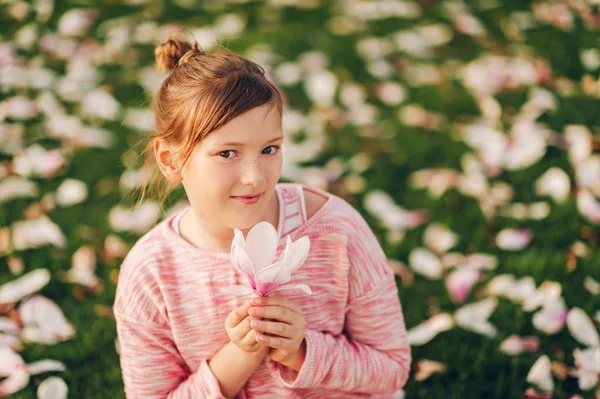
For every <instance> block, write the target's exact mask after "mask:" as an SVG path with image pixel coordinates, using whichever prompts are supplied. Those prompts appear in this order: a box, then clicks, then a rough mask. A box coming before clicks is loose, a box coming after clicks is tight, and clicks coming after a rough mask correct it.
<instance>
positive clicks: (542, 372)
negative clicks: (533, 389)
mask: <svg viewBox="0 0 600 399" xmlns="http://www.w3.org/2000/svg"><path fill="white" fill-rule="evenodd" d="M550 366H551V364H550V358H549V357H548V356H547V355H542V356H540V357H539V358H538V360H537V361H536V362H535V363H534V364H533V366H532V367H531V370H529V373H528V374H527V382H529V383H531V384H534V385H536V386H537V387H539V388H540V389H542V390H543V391H544V392H552V391H553V390H554V381H553V380H552V374H551V372H550Z"/></svg>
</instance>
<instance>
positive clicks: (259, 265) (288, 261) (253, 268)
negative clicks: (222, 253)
mask: <svg viewBox="0 0 600 399" xmlns="http://www.w3.org/2000/svg"><path fill="white" fill-rule="evenodd" d="M234 233H235V236H234V238H233V241H232V242H231V262H232V263H233V266H234V267H235V268H236V270H237V271H239V272H240V273H241V274H242V275H244V276H246V278H247V279H248V283H249V285H250V287H247V286H234V287H229V288H226V289H225V290H224V292H226V293H229V294H234V295H247V294H250V293H252V292H254V293H256V294H257V295H259V296H268V295H269V294H271V293H272V292H274V291H277V290H281V289H291V288H298V289H300V290H302V291H304V292H306V293H307V294H309V295H310V294H311V293H312V292H311V290H310V287H309V286H308V285H306V284H287V283H288V282H289V281H290V280H291V279H292V275H291V274H292V273H293V272H294V271H296V270H298V268H300V266H302V264H303V263H304V261H306V258H307V257H308V251H309V249H310V241H309V239H308V236H304V237H301V238H299V239H298V240H296V241H294V242H292V239H291V238H290V236H289V235H288V236H287V243H286V247H285V252H284V253H283V256H282V257H281V258H280V259H279V260H278V261H277V262H275V263H272V262H273V259H274V258H275V253H276V252H277V243H278V235H277V231H276V230H275V227H273V225H272V224H270V223H268V222H260V223H258V224H256V225H255V226H254V227H252V229H250V231H249V232H248V235H247V236H246V239H244V234H243V233H242V232H241V231H240V230H238V229H235V230H234Z"/></svg>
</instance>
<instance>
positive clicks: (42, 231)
mask: <svg viewBox="0 0 600 399" xmlns="http://www.w3.org/2000/svg"><path fill="white" fill-rule="evenodd" d="M12 239H13V246H14V248H15V249H16V250H19V251H22V250H25V249H29V248H38V247H43V246H45V245H48V244H52V245H54V246H57V247H59V248H64V247H65V246H66V245H67V239H66V237H65V236H64V234H63V233H62V231H61V230H60V227H59V226H58V225H56V224H55V223H54V222H52V221H51V220H50V218H48V217H47V216H45V215H42V216H40V217H38V218H37V219H32V220H20V221H18V222H15V223H14V224H13V226H12Z"/></svg>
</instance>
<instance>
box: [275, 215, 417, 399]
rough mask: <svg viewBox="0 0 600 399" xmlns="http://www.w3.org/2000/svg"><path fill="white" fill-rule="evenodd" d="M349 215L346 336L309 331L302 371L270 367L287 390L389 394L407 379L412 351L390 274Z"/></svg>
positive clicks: (373, 241)
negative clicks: (314, 389)
mask: <svg viewBox="0 0 600 399" xmlns="http://www.w3.org/2000/svg"><path fill="white" fill-rule="evenodd" d="M351 212H352V213H351V216H352V217H351V218H350V224H349V226H348V227H347V228H348V229H349V230H348V231H349V232H348V235H349V241H348V258H349V262H350V270H349V298H348V305H347V310H346V317H345V327H344V333H343V334H341V335H338V336H334V335H332V334H330V333H326V332H320V331H314V330H311V329H307V330H306V332H305V340H306V357H305V361H304V364H303V365H302V367H301V369H300V370H299V371H298V372H296V371H294V370H291V369H289V368H287V367H285V366H283V365H281V364H279V363H274V365H273V366H272V367H273V368H274V369H275V373H276V375H277V376H278V378H279V380H280V382H281V383H282V384H283V385H285V386H286V387H289V388H321V389H332V390H339V391H344V392H356V393H366V394H375V393H393V392H395V391H397V390H399V389H401V388H402V387H403V386H404V384H405V383H406V381H407V379H408V375H409V372H410V362H411V351H410V346H409V344H408V340H407V334H406V327H405V325H404V317H403V314H402V308H401V305H400V300H399V297H398V288H397V286H396V282H395V279H394V274H393V272H392V270H391V268H390V266H389V263H388V261H387V257H386V256H385V254H384V252H383V250H382V249H381V246H380V245H379V243H378V242H377V238H376V237H375V235H374V234H373V232H372V231H371V229H370V228H369V226H368V225H367V223H366V221H365V220H364V219H363V218H362V216H360V214H358V212H356V211H354V210H352V211H351Z"/></svg>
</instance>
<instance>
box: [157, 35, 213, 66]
mask: <svg viewBox="0 0 600 399" xmlns="http://www.w3.org/2000/svg"><path fill="white" fill-rule="evenodd" d="M193 54H204V52H202V51H201V50H200V49H199V48H198V43H196V42H194V44H193V45H192V44H191V43H190V42H189V41H188V40H187V39H185V38H181V37H180V36H179V35H177V34H175V33H172V34H171V35H170V36H169V39H168V40H167V41H166V42H164V43H162V44H160V45H158V46H157V47H156V49H154V57H155V58H156V67H157V69H158V70H160V71H172V70H173V69H175V67H176V66H178V65H180V63H184V62H185V60H187V59H188V58H189V57H190V56H191V55H193Z"/></svg>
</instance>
